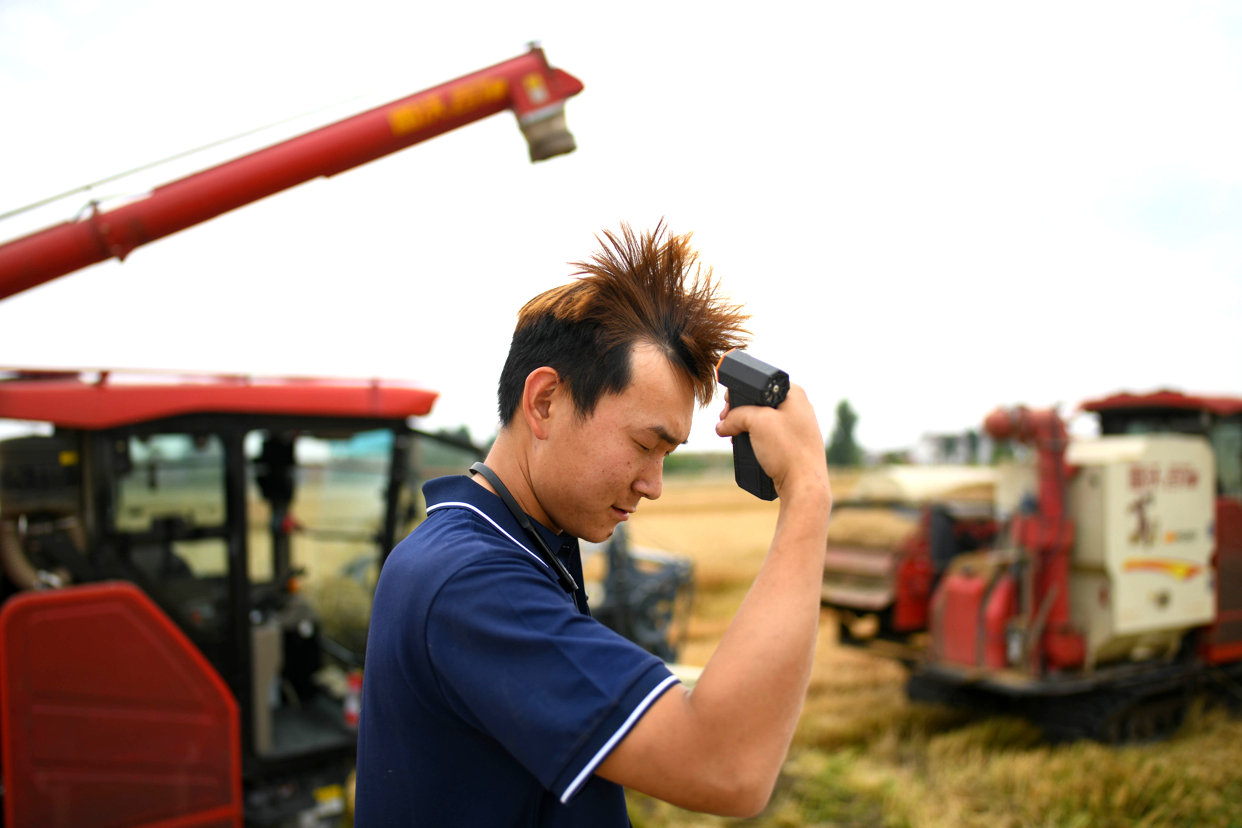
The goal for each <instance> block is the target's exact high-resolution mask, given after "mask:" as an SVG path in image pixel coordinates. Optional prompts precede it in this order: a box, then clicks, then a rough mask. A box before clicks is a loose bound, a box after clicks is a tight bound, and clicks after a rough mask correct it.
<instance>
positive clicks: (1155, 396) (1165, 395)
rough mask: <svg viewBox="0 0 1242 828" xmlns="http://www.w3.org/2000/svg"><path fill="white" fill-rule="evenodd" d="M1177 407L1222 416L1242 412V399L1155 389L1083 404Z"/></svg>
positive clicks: (1094, 406)
mask: <svg viewBox="0 0 1242 828" xmlns="http://www.w3.org/2000/svg"><path fill="white" fill-rule="evenodd" d="M1159 408H1176V409H1182V410H1187V411H1207V412H1210V413H1212V414H1216V415H1218V416H1221V417H1228V416H1230V415H1232V414H1238V413H1242V399H1239V398H1237V397H1200V396H1192V395H1188V394H1183V393H1181V392H1180V391H1169V390H1164V391H1153V392H1152V393H1150V394H1130V393H1125V392H1123V393H1121V394H1113V395H1112V396H1111V397H1103V398H1101V399H1098V400H1088V401H1087V402H1085V403H1083V404H1082V409H1083V410H1084V411H1117V410H1123V409H1159Z"/></svg>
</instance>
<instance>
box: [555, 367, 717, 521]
mask: <svg viewBox="0 0 1242 828" xmlns="http://www.w3.org/2000/svg"><path fill="white" fill-rule="evenodd" d="M630 360H631V372H630V374H631V376H630V385H629V387H628V388H626V389H625V391H623V392H622V393H620V394H605V395H604V396H603V397H601V398H600V400H599V402H598V403H597V404H596V406H595V410H594V411H593V412H592V413H591V416H590V417H588V418H587V419H585V420H583V419H581V418H580V417H578V415H577V413H576V412H575V411H573V408H572V405H573V403H572V401H571V400H570V398H569V391H568V388H566V387H564V386H562V387H561V388H560V389H558V392H557V393H559V394H561V400H560V403H559V407H558V406H557V402H556V401H555V400H554V402H553V409H554V414H553V417H552V418H551V419H550V421H549V431H548V438H547V440H546V441H545V445H544V446H542V447H541V450H540V451H539V452H538V455H539V456H538V457H537V458H536V459H537V462H536V463H534V464H532V468H531V472H532V475H533V476H534V478H535V480H534V483H535V491H536V492H537V493H538V494H537V497H538V500H539V505H540V506H542V507H543V511H544V512H545V513H546V514H547V516H548V518H549V519H551V521H552V522H553V523H554V524H555V525H554V526H553V527H552V528H555V529H561V530H564V531H566V532H568V533H569V534H571V535H574V536H575V537H579V538H582V539H583V540H588V541H594V542H600V541H603V540H606V539H607V538H609V537H610V536H611V535H612V533H613V530H615V529H616V527H617V524H618V523H620V522H622V521H624V520H626V519H627V518H628V517H629V515H630V514H631V513H633V511H634V510H635V509H637V508H638V503H639V501H640V500H642V499H643V498H644V497H645V498H650V499H651V500H655V499H656V498H657V497H659V496H660V490H661V487H662V485H663V474H664V458H665V457H666V456H668V454H669V453H670V452H671V451H673V449H675V448H676V447H677V446H679V445H681V444H682V443H684V442H685V441H686V438H687V437H688V436H689V434H690V422H691V419H692V418H693V415H694V389H693V388H692V387H691V385H690V381H689V380H688V379H687V378H686V377H685V376H684V375H683V374H682V373H681V372H679V371H677V370H676V369H674V368H673V366H672V365H670V364H669V362H668V360H667V359H666V358H665V357H664V355H663V354H662V353H660V352H659V351H658V350H656V348H655V347H653V346H651V345H636V346H635V347H634V350H633V352H632V353H631V355H630Z"/></svg>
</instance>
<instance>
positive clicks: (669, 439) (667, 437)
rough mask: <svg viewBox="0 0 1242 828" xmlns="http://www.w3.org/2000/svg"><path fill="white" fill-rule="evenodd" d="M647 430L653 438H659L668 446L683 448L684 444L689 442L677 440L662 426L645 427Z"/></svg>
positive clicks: (687, 440)
mask: <svg viewBox="0 0 1242 828" xmlns="http://www.w3.org/2000/svg"><path fill="white" fill-rule="evenodd" d="M647 430H648V431H650V432H651V433H652V434H654V435H655V436H657V437H659V438H660V439H661V440H663V441H664V442H666V443H668V444H669V445H670V446H684V445H685V444H686V443H688V442H690V440H689V439H686V440H678V439H677V438H676V437H674V436H673V435H672V434H669V433H668V429H667V428H665V427H664V426H658V425H653V426H647Z"/></svg>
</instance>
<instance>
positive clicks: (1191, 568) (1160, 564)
mask: <svg viewBox="0 0 1242 828" xmlns="http://www.w3.org/2000/svg"><path fill="white" fill-rule="evenodd" d="M1123 566H1124V569H1125V571H1126V572H1157V573H1162V574H1164V575H1168V576H1170V577H1172V578H1175V579H1176V580H1178V581H1189V580H1190V579H1191V578H1193V577H1195V576H1196V575H1198V574H1199V573H1200V572H1202V571H1203V566H1202V565H1201V564H1197V563H1192V562H1190V561H1179V560H1177V559H1176V558H1131V559H1130V560H1128V561H1126V562H1125V564H1124V565H1123Z"/></svg>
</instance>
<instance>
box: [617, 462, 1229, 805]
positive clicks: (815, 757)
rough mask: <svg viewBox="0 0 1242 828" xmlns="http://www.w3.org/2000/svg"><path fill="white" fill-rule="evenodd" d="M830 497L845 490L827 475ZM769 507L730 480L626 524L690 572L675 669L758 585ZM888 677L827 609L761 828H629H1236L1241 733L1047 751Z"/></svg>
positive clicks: (667, 501)
mask: <svg viewBox="0 0 1242 828" xmlns="http://www.w3.org/2000/svg"><path fill="white" fill-rule="evenodd" d="M833 482H834V488H835V490H836V492H837V495H838V497H845V496H847V495H846V494H845V492H846V491H848V486H849V482H850V481H849V480H848V479H843V478H842V476H841V475H839V474H838V475H834V479H833ZM776 509H777V507H776V506H775V505H774V504H764V503H761V502H759V501H757V500H755V499H754V498H752V497H750V495H747V494H745V493H744V492H740V491H739V490H738V489H737V488H736V487H734V486H733V484H732V482H731V481H727V480H724V481H722V480H719V479H716V480H700V481H693V480H677V479H672V480H669V481H668V482H667V483H666V486H665V494H664V496H663V497H662V498H661V499H660V500H659V501H657V502H655V503H649V504H644V506H643V507H642V508H640V509H639V511H638V514H637V515H635V517H634V520H633V523H632V526H631V533H632V534H631V537H632V538H633V540H634V541H635V542H636V543H638V544H640V545H648V546H656V547H663V548H666V549H669V550H674V551H677V552H680V553H682V554H687V555H689V556H691V557H692V558H693V559H694V560H695V564H696V575H697V577H698V593H697V600H696V607H695V614H694V617H693V619H692V622H691V625H690V641H689V642H688V645H687V647H686V649H685V651H684V655H683V660H685V661H687V662H689V663H692V664H700V665H701V664H704V663H706V661H707V659H708V658H709V657H710V656H711V653H712V652H713V651H714V650H715V647H716V644H718V643H719V640H720V638H721V636H722V635H723V634H724V631H725V629H726V628H727V626H728V623H729V621H730V619H731V618H732V616H733V613H734V612H735V611H736V609H737V607H738V605H739V604H740V603H741V600H742V597H743V596H744V595H745V592H746V588H747V587H748V585H749V583H750V580H751V579H752V578H753V577H754V574H755V572H756V571H757V570H758V568H759V565H760V563H761V562H762V560H763V555H764V553H765V551H766V549H767V543H768V540H769V539H770V537H771V532H772V528H773V526H774V525H775V520H776ZM905 678H906V673H905V671H904V670H903V669H902V668H901V667H900V666H898V665H897V664H895V663H893V662H890V661H887V660H884V659H881V658H879V657H876V656H872V655H870V654H867V653H864V652H860V651H857V650H852V649H848V648H842V647H838V646H837V644H836V624H835V621H834V619H832V617H831V615H830V614H829V613H827V612H826V611H825V613H824V615H823V618H822V620H821V627H820V639H819V647H818V649H817V651H816V659H815V666H814V671H813V674H812V679H811V686H810V689H809V692H808V697H807V702H806V705H805V707H804V710H803V715H802V718H801V720H800V722H799V726H798V730H797V733H796V735H795V739H794V745H793V748H792V749H791V751H790V756H789V759H788V760H787V761H786V763H785V767H784V769H783V773H782V778H781V780H780V782H779V783H778V786H777V790H776V793H775V794H774V796H773V798H772V802H771V803H770V804H769V806H768V808H767V810H766V811H765V812H764V813H763V814H762V815H761V816H760V817H758V818H756V819H754V820H732V819H724V818H720V817H712V816H707V815H704V814H696V813H691V812H688V811H683V810H681V809H678V808H674V807H672V806H670V805H667V804H665V803H662V802H657V801H655V800H652V799H650V798H648V797H644V796H642V795H640V794H631V795H630V812H631V819H632V820H633V822H634V825H635V828H692V826H693V827H694V828H699V827H701V826H702V827H705V826H732V825H752V826H757V827H758V828H777V827H778V826H779V828H798V827H799V826H807V827H808V828H809V826H825V825H834V826H852V828H882V827H884V828H889V827H892V828H896V827H897V826H908V827H909V828H949V826H966V827H967V828H974V827H975V826H978V828H983V827H984V826H987V827H988V828H992V826H1000V827H1001V828H1009V827H1010V826H1012V828H1018V827H1019V826H1033V827H1035V828H1043V826H1082V827H1083V828H1085V827H1086V826H1101V828H1113V827H1114V826H1117V827H1118V828H1119V827H1120V826H1142V827H1143V828H1148V827H1149V826H1182V825H1197V826H1222V828H1224V827H1225V826H1237V828H1242V721H1239V719H1238V718H1236V717H1231V716H1229V715H1227V714H1226V713H1224V712H1222V711H1220V710H1203V709H1198V710H1196V711H1194V712H1193V713H1192V715H1191V716H1190V718H1189V720H1188V721H1187V723H1186V725H1185V726H1184V727H1183V728H1182V730H1181V731H1180V732H1179V734H1178V735H1177V736H1176V737H1175V738H1174V739H1172V740H1170V741H1168V742H1163V743H1159V744H1151V745H1139V746H1132V747H1124V748H1109V747H1104V746H1102V745H1098V744H1094V743H1087V742H1081V743H1074V744H1068V745H1057V746H1049V745H1046V744H1044V743H1043V741H1042V738H1041V734H1040V733H1039V732H1038V730H1036V729H1035V728H1034V727H1033V726H1031V725H1030V724H1028V723H1026V722H1024V721H1022V720H1019V719H1008V718H996V717H993V718H980V717H977V716H972V715H971V714H970V713H969V712H964V711H956V710H948V709H945V708H937V707H927V706H921V705H913V704H911V703H910V702H908V701H907V700H906V697H905V693H904V683H905Z"/></svg>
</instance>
